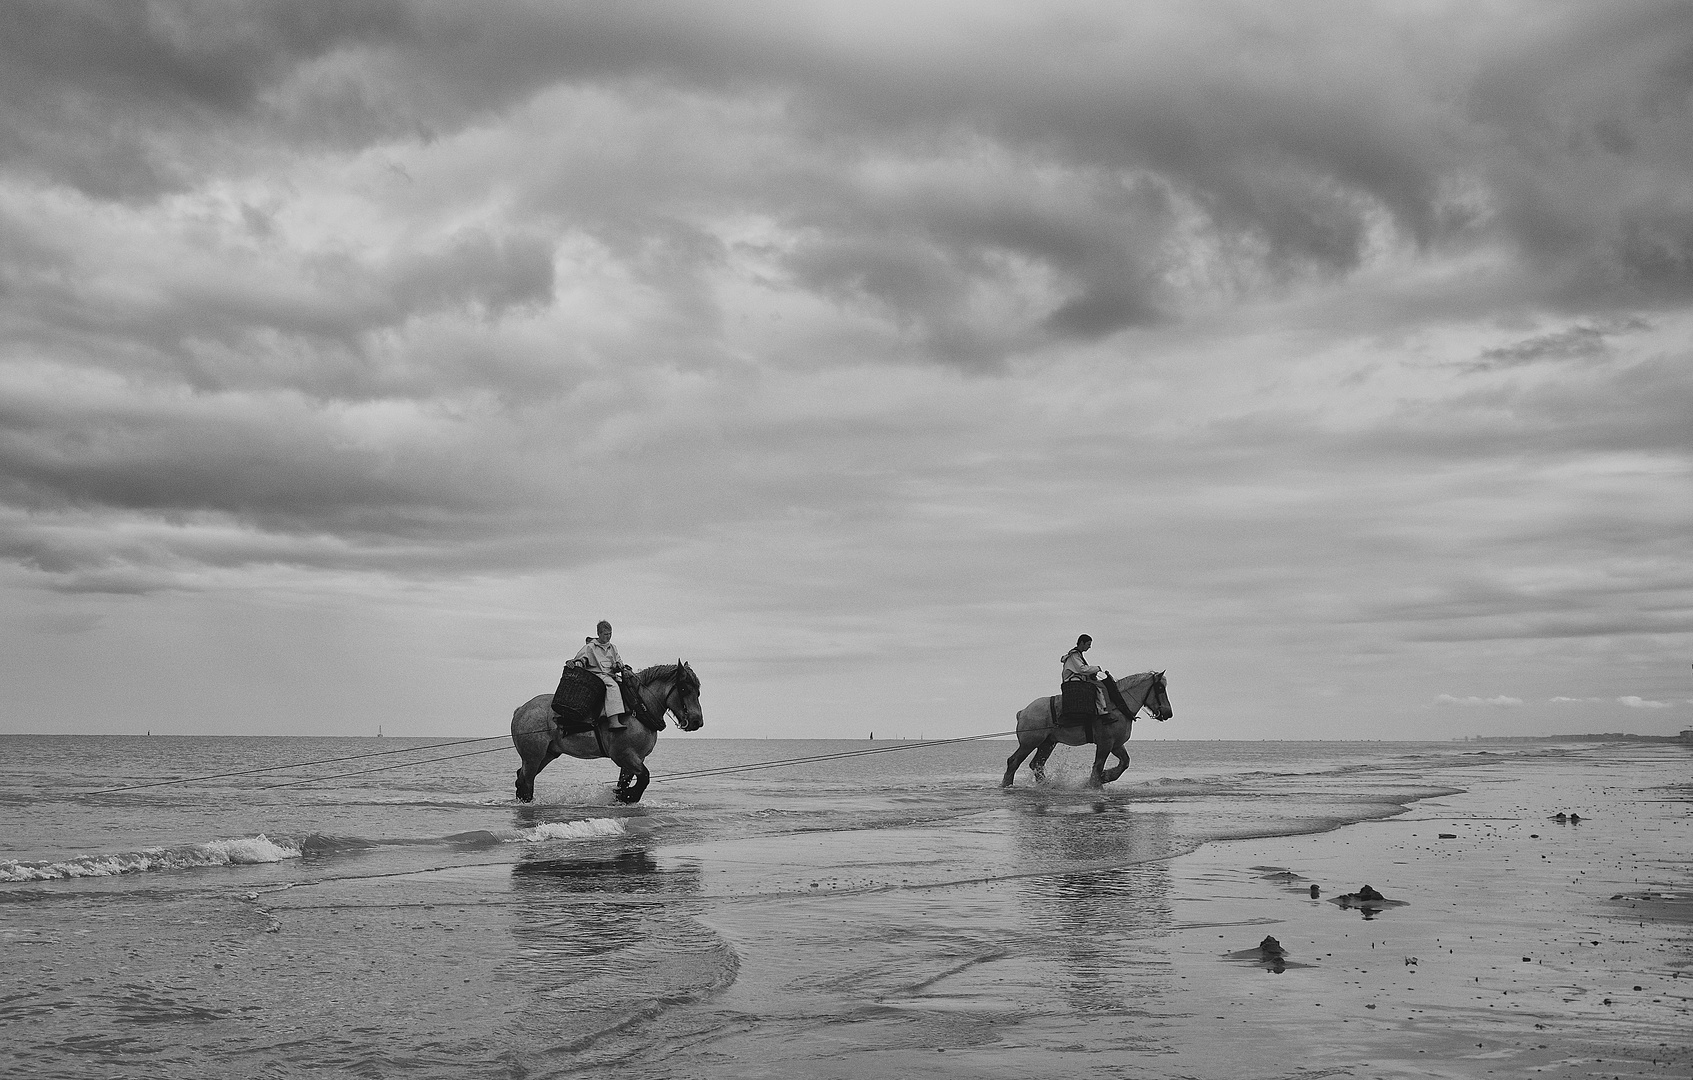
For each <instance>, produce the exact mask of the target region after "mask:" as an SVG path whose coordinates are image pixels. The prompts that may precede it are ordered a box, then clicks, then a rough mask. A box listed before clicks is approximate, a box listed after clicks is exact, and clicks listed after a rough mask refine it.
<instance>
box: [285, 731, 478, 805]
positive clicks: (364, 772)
mask: <svg viewBox="0 0 1693 1080" xmlns="http://www.w3.org/2000/svg"><path fill="white" fill-rule="evenodd" d="M489 738H492V739H504V738H506V736H504V735H490V736H489ZM465 741H466V742H486V741H487V740H486V739H466V740H465ZM449 745H450V744H449ZM505 749H506V748H505V747H503V746H490V747H489V748H488V749H486V750H472V751H471V752H470V753H468V754H447V755H446V756H445V757H434V758H424V759H423V760H422V761H402V762H400V763H399V764H398V765H379V766H377V767H376V768H374V769H354V770H353V771H352V772H338V773H329V774H328V775H326V776H313V777H311V778H310V779H307V780H294V781H291V782H289V783H286V784H266V785H265V786H264V787H261V788H260V789H259V790H260V791H275V790H276V789H277V788H286V787H301V786H303V785H305V784H315V783H318V782H319V781H322V780H339V779H340V778H341V777H343V776H369V775H370V774H371V773H379V772H391V771H393V770H394V769H409V768H411V767H412V766H413V765H431V764H434V763H435V762H437V761H453V760H455V759H457V758H463V757H475V756H477V755H478V754H499V753H504V752H505Z"/></svg>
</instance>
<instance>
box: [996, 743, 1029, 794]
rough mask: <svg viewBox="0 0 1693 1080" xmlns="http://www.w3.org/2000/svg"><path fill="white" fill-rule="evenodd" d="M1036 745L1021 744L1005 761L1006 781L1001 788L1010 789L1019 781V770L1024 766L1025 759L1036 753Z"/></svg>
mask: <svg viewBox="0 0 1693 1080" xmlns="http://www.w3.org/2000/svg"><path fill="white" fill-rule="evenodd" d="M1036 745H1037V744H1036V743H1027V742H1019V744H1018V746H1017V749H1016V750H1015V751H1014V752H1013V753H1012V755H1011V756H1010V757H1008V758H1006V759H1005V779H1003V780H1001V781H1000V782H999V786H1000V787H1010V786H1011V783H1012V781H1014V780H1016V779H1017V768H1018V766H1020V765H1022V764H1023V759H1024V758H1026V757H1028V756H1029V755H1030V754H1032V753H1034V752H1035V746H1036Z"/></svg>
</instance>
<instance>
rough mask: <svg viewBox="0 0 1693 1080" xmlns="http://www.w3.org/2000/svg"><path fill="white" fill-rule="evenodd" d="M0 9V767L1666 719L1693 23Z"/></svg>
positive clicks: (1098, 10)
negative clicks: (1033, 705)
mask: <svg viewBox="0 0 1693 1080" xmlns="http://www.w3.org/2000/svg"><path fill="white" fill-rule="evenodd" d="M0 27H3V33H0V54H3V55H0V683H3V686H4V690H5V692H4V694H3V695H0V732H127V731H136V732H138V731H142V730H148V729H150V730H153V731H155V732H159V731H168V732H182V733H199V732H206V733H249V732H251V733H259V732H279V733H300V734H306V733H347V734H373V733H374V732H375V731H376V729H377V726H378V725H379V724H380V725H382V728H383V730H384V731H385V732H386V733H388V734H390V735H397V734H416V735H462V736H473V735H482V734H497V733H499V732H500V731H501V730H503V728H504V725H505V724H506V723H507V722H508V720H509V717H510V714H511V710H512V709H513V708H514V707H516V706H517V705H518V704H520V703H521V702H523V701H524V700H526V699H527V698H529V697H530V696H532V695H534V694H536V693H542V692H545V691H547V690H550V689H551V688H552V685H553V683H554V682H555V681H556V679H557V675H558V668H559V666H560V664H561V663H562V662H563V660H564V659H566V658H567V657H569V656H570V655H571V653H572V652H574V650H575V648H576V647H577V646H578V645H579V644H580V643H581V641H582V639H583V637H584V636H585V635H587V634H589V633H591V632H592V629H593V625H594V623H595V621H596V620H598V619H600V618H608V619H610V620H611V621H612V622H613V623H614V624H615V625H616V627H617V637H616V640H617V642H618V644H619V645H620V647H621V648H622V650H623V654H624V656H625V657H626V658H627V659H628V660H629V661H631V662H632V663H634V664H636V665H637V666H640V665H645V664H651V663H659V662H666V661H671V660H674V659H676V658H678V657H685V658H687V659H689V660H690V661H691V662H692V663H693V665H694V667H695V669H696V670H697V671H698V672H699V674H700V677H701V679H702V681H703V683H704V695H703V703H704V706H705V710H706V719H707V728H706V731H705V734H707V735H717V736H732V737H742V736H744V737H760V736H773V737H775V736H784V735H799V736H828V735H842V736H849V737H863V736H864V735H865V734H866V733H867V732H869V731H872V730H873V731H875V732H877V734H878V735H879V736H881V737H886V736H889V735H900V734H907V735H912V736H916V735H919V734H921V735H926V736H928V737H930V738H936V737H948V736H959V735H968V734H976V733H983V732H991V731H1000V730H1005V729H1007V728H1009V727H1011V726H1012V716H1013V714H1014V713H1015V711H1016V710H1017V709H1018V708H1020V707H1021V706H1023V705H1024V704H1026V703H1027V702H1028V701H1029V700H1030V699H1031V698H1033V697H1035V696H1037V695H1041V694H1048V693H1052V692H1055V691H1056V686H1057V675H1058V670H1059V668H1058V661H1059V656H1060V654H1061V653H1063V652H1064V650H1065V649H1066V648H1067V647H1068V646H1069V645H1070V644H1071V643H1072V642H1073V641H1074V639H1075V637H1076V635H1077V634H1079V633H1088V634H1091V635H1093V637H1094V639H1095V646H1094V652H1093V654H1092V655H1093V659H1094V660H1095V662H1097V663H1101V664H1104V665H1105V666H1106V667H1108V668H1110V669H1112V670H1113V671H1115V672H1117V673H1119V674H1128V673H1131V672H1135V671H1141V670H1147V669H1152V668H1160V669H1166V670H1167V671H1168V673H1169V676H1168V677H1169V683H1170V692H1171V698H1172V701H1173V703H1174V705H1175V709H1176V716H1175V719H1174V720H1172V721H1171V722H1170V723H1168V724H1165V725H1163V726H1162V727H1158V726H1157V725H1153V730H1151V731H1146V730H1142V731H1141V732H1139V733H1138V735H1137V737H1142V736H1157V737H1171V738H1193V739H1214V738H1265V737H1268V738H1282V737H1304V738H1384V739H1391V738H1424V737H1426V738H1438V739H1446V738H1451V737H1456V736H1462V735H1469V734H1478V733H1479V734H1538V733H1554V732H1579V731H1625V730H1626V731H1636V732H1641V733H1656V734H1663V733H1673V732H1675V731H1677V730H1679V729H1680V728H1684V727H1693V667H1690V662H1693V541H1690V537H1693V5H1688V4H1686V3H1682V2H1679V0H1671V2H1659V3H1653V2H1640V3H1628V4H1614V3H1570V4H1566V3H1556V2H1545V0H1533V2H1523V3H1508V2H1503V3H1487V2H1480V3H1478V2H1476V0H1464V2H1461V3H1459V2H1454V3H1432V2H1431V3H1420V4H1418V3H1393V4H1379V5H1372V4H1366V3H1357V2H1352V0H1346V2H1338V0H1337V2H1333V3H1301V2H1292V3H1278V4H1274V5H1265V4H1261V3H1257V2H1252V0H1248V2H1241V3H1203V2H1202V3H1194V2H1191V0H1183V2H1182V3H1179V4H1178V3H1170V4H1133V5H1131V4H1122V3H1117V2H1100V3H1087V2H1057V0H1039V2H1032V3H1027V4H994V3H984V2H982V0H967V2H960V3H940V2H934V3H931V2H923V3H912V2H911V0H900V2H897V3H878V2H874V0H846V2H840V3H831V2H815V0H808V2H807V3H804V4H793V3H785V2H771V3H715V4H690V5H670V4H644V3H628V4H625V3H617V4H608V3H598V2H592V3H579V4H572V3H565V2H549V3H539V2H537V3H531V4H523V3H503V4H468V3H465V4H447V3H426V2H417V3H413V2H402V0H280V2H274V3H247V4H236V3H225V2H222V0H219V2H215V3H214V2H206V3H196V2H166V0H158V2H153V3H118V2H83V0H17V2H13V3H9V4H8V5H7V6H6V8H5V10H4V12H3V13H0Z"/></svg>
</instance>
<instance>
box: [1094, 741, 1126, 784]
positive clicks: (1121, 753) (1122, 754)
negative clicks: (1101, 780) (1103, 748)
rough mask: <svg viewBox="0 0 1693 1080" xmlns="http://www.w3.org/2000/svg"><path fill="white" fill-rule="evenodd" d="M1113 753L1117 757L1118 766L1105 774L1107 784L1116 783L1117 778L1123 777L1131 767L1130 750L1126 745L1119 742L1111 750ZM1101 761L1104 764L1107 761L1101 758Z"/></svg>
mask: <svg viewBox="0 0 1693 1080" xmlns="http://www.w3.org/2000/svg"><path fill="white" fill-rule="evenodd" d="M1111 752H1112V753H1113V754H1116V755H1117V764H1116V766H1115V767H1113V768H1112V770H1111V771H1110V772H1108V773H1106V774H1105V782H1106V783H1107V784H1111V783H1115V782H1116V781H1117V778H1118V777H1120V776H1122V775H1123V773H1124V772H1125V771H1126V770H1127V769H1128V767H1129V748H1128V747H1127V746H1126V745H1124V744H1123V743H1120V742H1119V743H1118V744H1117V745H1116V746H1113V747H1112V748H1111ZM1100 760H1101V761H1102V762H1103V761H1104V760H1105V759H1104V758H1101V759H1100Z"/></svg>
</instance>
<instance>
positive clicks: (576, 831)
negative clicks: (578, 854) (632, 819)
mask: <svg viewBox="0 0 1693 1080" xmlns="http://www.w3.org/2000/svg"><path fill="white" fill-rule="evenodd" d="M628 831H629V830H628V828H627V827H626V826H625V825H624V824H623V822H622V821H621V820H619V819H617V818H587V819H585V820H582V821H545V822H542V823H541V824H539V825H537V826H535V827H534V828H533V829H524V830H522V831H520V832H519V833H518V834H517V835H516V836H515V837H513V838H512V840H511V843H515V844H539V843H541V842H542V841H545V840H593V839H597V838H599V837H602V836H622V835H624V834H625V833H627V832H628Z"/></svg>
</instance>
